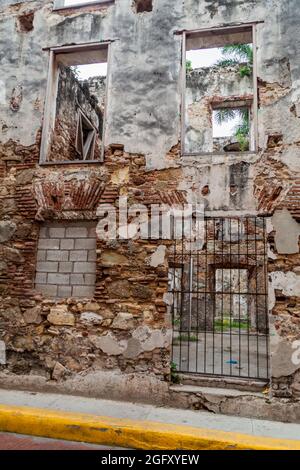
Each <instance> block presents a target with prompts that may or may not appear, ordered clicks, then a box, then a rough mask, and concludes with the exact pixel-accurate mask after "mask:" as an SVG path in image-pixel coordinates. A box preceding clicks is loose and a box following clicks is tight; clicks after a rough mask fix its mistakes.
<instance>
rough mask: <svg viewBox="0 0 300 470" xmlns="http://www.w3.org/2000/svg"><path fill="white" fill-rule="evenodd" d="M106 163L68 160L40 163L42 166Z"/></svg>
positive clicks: (101, 161)
mask: <svg viewBox="0 0 300 470" xmlns="http://www.w3.org/2000/svg"><path fill="white" fill-rule="evenodd" d="M86 163H87V164H88V165H90V164H99V163H101V164H102V163H104V161H103V160H70V161H69V160H67V161H62V162H59V161H58V162H40V166H62V165H84V164H86Z"/></svg>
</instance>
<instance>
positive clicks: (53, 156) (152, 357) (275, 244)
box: [0, 0, 300, 421]
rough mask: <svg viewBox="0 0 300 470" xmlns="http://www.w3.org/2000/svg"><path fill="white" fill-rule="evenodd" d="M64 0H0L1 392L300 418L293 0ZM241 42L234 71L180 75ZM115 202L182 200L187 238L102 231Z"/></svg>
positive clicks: (299, 152) (299, 135)
mask: <svg viewBox="0 0 300 470" xmlns="http://www.w3.org/2000/svg"><path fill="white" fill-rule="evenodd" d="M66 3H67V4H66ZM70 3H71V2H69V4H70ZM69 4H68V2H64V1H63V0H58V1H56V2H53V1H51V0H50V1H49V0H32V1H23V2H22V1H19V0H17V1H16V0H11V1H10V0H0V70H1V75H0V85H1V86H0V341H1V351H2V353H3V354H2V356H1V361H0V362H1V364H0V384H1V386H9V387H27V388H30V389H33V390H37V389H40V390H61V391H67V392H70V393H75V392H76V393H82V394H90V395H93V396H106V397H119V398H120V397H121V398H125V399H126V398H127V399H130V398H133V399H140V400H147V401H155V402H160V403H167V404H173V405H174V404H175V405H178V406H185V407H189V406H190V407H194V408H199V409H202V408H206V409H210V410H212V411H221V412H224V413H237V412H238V413H241V414H244V415H248V416H254V415H257V416H259V417H262V416H269V417H273V418H274V419H285V420H288V421H293V420H294V421H299V420H300V403H299V399H300V353H299V347H300V346H299V344H300V343H299V341H300V304H299V297H300V277H299V276H300V267H299V260H300V256H299V234H300V225H299V221H300V209H299V207H300V206H299V204H300V174H299V168H300V163H299V162H300V119H299V118H300V82H299V78H298V77H299V73H300V55H299V50H300V48H299V44H298V42H299V41H300V40H299V34H298V31H299V24H300V12H299V8H298V2H297V0H286V1H283V0H282V1H280V0H266V1H264V2H262V1H260V0H251V1H250V0H249V1H247V0H246V1H240V0H232V1H230V2H227V1H223V0H185V1H183V0H149V1H145V0H144V1H143V0H140V1H139V0H135V1H134V0H105V1H104V0H98V1H90V2H85V1H82V3H81V4H78V5H73V6H72V5H69ZM270 12H272V14H270ZM226 41H227V42H226ZM240 42H243V43H247V44H248V43H251V44H252V45H253V52H254V53H253V58H252V59H251V67H250V68H251V70H248V69H247V68H245V67H247V66H245V65H237V64H231V66H227V65H226V64H225V65H224V64H223V65H222V66H219V67H210V66H207V67H206V68H205V66H204V67H201V66H197V67H195V69H193V70H191V71H189V70H188V68H187V67H186V66H187V61H186V57H188V56H186V53H187V51H189V50H192V51H193V50H198V49H201V48H205V47H207V48H208V49H209V48H216V47H221V46H222V45H226V44H229V45H232V44H237V43H240ZM95 63H100V64H107V72H106V73H103V74H101V73H99V74H95V76H93V77H90V78H89V79H88V80H84V79H81V78H80V75H79V76H78V67H80V66H81V65H84V64H89V65H91V64H95ZM241 67H244V68H243V70H242V71H241ZM103 70H104V69H103ZM224 108H226V109H228V108H230V109H236V108H239V109H242V110H243V112H244V114H243V115H244V116H245V115H247V116H248V117H247V119H248V120H249V121H250V126H249V138H248V140H247V142H246V144H245V137H244V135H242V138H241V137H240V135H239V139H240V140H238V141H236V140H237V139H236V138H234V139H232V138H229V139H228V138H223V137H218V138H216V137H214V135H213V131H212V125H213V124H212V121H213V116H214V112H219V113H220V109H221V110H222V109H224ZM241 139H242V140H241ZM120 196H122V197H125V196H126V197H127V200H128V205H129V207H130V206H133V205H136V204H143V205H144V206H146V207H148V208H149V210H150V206H151V205H153V204H167V205H169V206H172V205H174V204H185V203H194V202H195V201H197V203H200V204H202V206H203V207H204V209H205V220H204V222H203V225H202V229H203V231H204V232H203V233H204V240H203V243H202V245H201V246H199V247H198V248H197V249H196V250H195V249H194V248H193V249H188V248H187V247H186V246H185V243H184V242H183V241H182V240H179V241H174V239H173V238H172V236H171V235H170V236H169V237H167V238H161V237H159V236H156V237H155V236H153V237H148V238H142V237H140V238H139V237H131V238H129V237H128V238H127V239H126V237H123V239H120V238H116V239H111V240H106V241H105V240H102V239H101V238H100V237H99V236H98V228H97V227H99V222H100V221H101V220H102V219H103V215H104V214H105V213H106V212H105V211H106V210H107V207H112V206H114V207H115V208H117V207H118V204H119V197H120ZM203 227H204V228H203ZM228 285H229V286H231V287H232V286H233V287H232V289H231V287H229V288H228ZM226 286H227V287H226ZM226 289H229V290H226ZM228 338H229V339H228ZM235 338H237V339H235ZM228 341H229V342H228ZM198 347H199V348H198ZM229 350H230V354H229V355H228V351H229ZM207 351H208V352H207ZM226 354H227V355H226ZM4 356H6V357H4ZM203 357H205V358H206V359H205V360H204V362H203ZM245 358H246V359H245ZM205 361H206V362H205ZM179 375H182V378H181V385H180V384H177V385H174V384H173V383H172V380H173V381H174V380H175V381H178V376H179ZM203 377H205V380H206V382H205V384H206V385H207V383H208V384H209V383H213V384H214V385H220V384H221V385H222V387H223V388H220V393H219V394H217V396H213V397H212V396H211V395H210V393H209V392H207V391H206V392H205V393H204V392H203V389H201V388H199V390H198V391H197V389H193V390H192V389H191V388H189V386H188V385H187V384H190V383H191V382H192V383H195V384H196V385H197V384H198V385H199V384H200V385H201V383H202V384H203V382H201V380H202V381H203V380H204V379H203ZM197 381H198V382H197ZM218 381H219V383H218ZM259 382H261V385H262V386H261V387H259ZM251 384H252V385H251ZM233 386H234V387H237V389H238V390H239V389H240V390H242V391H241V392H240V393H239V392H238V390H237V391H236V392H235V394H234V398H230V396H231V395H230V394H229V395H226V393H223V392H221V390H224V388H228V387H229V388H230V387H233ZM254 386H255V387H256V389H255V390H256V393H253V390H252V392H251V387H252V389H253V387H254ZM262 389H264V393H262ZM201 390H202V391H201ZM222 393H223V395H222ZM228 396H229V398H228Z"/></svg>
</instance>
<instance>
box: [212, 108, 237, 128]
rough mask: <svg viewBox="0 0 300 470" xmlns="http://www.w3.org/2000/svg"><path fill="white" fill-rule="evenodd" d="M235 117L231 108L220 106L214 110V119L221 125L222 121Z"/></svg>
mask: <svg viewBox="0 0 300 470" xmlns="http://www.w3.org/2000/svg"><path fill="white" fill-rule="evenodd" d="M234 118H235V110H234V109H233V108H220V109H217V110H216V113H215V120H216V123H217V124H218V125H219V126H221V125H222V124H223V123H224V122H228V121H231V120H232V119H234Z"/></svg>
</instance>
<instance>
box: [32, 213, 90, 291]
mask: <svg viewBox="0 0 300 470" xmlns="http://www.w3.org/2000/svg"><path fill="white" fill-rule="evenodd" d="M95 228H96V227H95V224H94V223H91V222H87V223H84V222H78V223H67V224H64V223H60V224H55V223H53V224H45V225H44V226H42V227H41V229H40V233H39V242H38V251H37V265H36V278H35V287H36V289H37V290H38V291H40V292H41V293H42V294H44V295H46V296H49V297H60V298H66V297H93V295H94V290H95V281H96V230H95Z"/></svg>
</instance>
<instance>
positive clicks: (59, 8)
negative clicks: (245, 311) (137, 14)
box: [52, 0, 115, 12]
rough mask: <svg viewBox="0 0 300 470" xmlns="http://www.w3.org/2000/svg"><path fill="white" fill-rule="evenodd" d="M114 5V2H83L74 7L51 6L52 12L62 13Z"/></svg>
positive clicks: (105, 0) (98, 0)
mask: <svg viewBox="0 0 300 470" xmlns="http://www.w3.org/2000/svg"><path fill="white" fill-rule="evenodd" d="M112 3H115V0H97V2H86V3H85V2H83V3H77V4H76V5H63V6H61V7H59V6H57V7H56V6H53V9H52V11H54V12H55V11H63V10H77V9H82V8H85V7H91V6H101V5H104V6H105V5H107V4H112Z"/></svg>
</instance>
